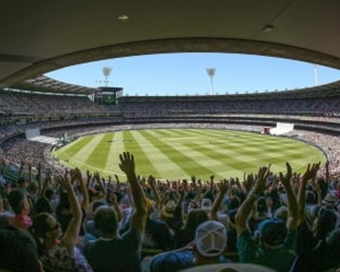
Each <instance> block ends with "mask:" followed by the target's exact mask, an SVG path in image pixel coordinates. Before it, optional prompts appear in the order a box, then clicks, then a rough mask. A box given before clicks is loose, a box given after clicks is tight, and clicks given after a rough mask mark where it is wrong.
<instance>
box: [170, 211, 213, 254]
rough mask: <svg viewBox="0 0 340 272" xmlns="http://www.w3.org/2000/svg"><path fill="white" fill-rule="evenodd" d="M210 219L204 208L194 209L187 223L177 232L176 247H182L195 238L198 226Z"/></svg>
mask: <svg viewBox="0 0 340 272" xmlns="http://www.w3.org/2000/svg"><path fill="white" fill-rule="evenodd" d="M208 220H209V216H208V214H207V212H206V211H205V210H203V209H192V210H191V211H190V212H189V214H188V217H187V220H186V222H185V225H184V227H183V228H181V229H180V230H179V231H177V232H176V233H175V245H174V248H175V249H176V248H182V247H184V246H186V245H188V244H189V243H190V242H192V241H193V240H194V239H195V233H196V229H197V227H198V226H199V225H200V224H201V223H203V222H205V221H208Z"/></svg>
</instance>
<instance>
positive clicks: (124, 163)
mask: <svg viewBox="0 0 340 272" xmlns="http://www.w3.org/2000/svg"><path fill="white" fill-rule="evenodd" d="M119 159H120V164H119V168H120V169H121V170H122V171H123V172H124V173H125V174H126V175H127V176H130V175H135V159H134V157H133V155H132V154H130V153H129V152H123V154H120V155H119Z"/></svg>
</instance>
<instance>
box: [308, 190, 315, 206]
mask: <svg viewBox="0 0 340 272" xmlns="http://www.w3.org/2000/svg"><path fill="white" fill-rule="evenodd" d="M315 204H316V197H315V194H314V192H313V191H312V190H307V191H306V205H315Z"/></svg>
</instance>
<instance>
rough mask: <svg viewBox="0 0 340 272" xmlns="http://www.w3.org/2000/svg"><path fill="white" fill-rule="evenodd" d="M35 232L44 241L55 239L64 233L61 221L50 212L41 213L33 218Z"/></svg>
mask: <svg viewBox="0 0 340 272" xmlns="http://www.w3.org/2000/svg"><path fill="white" fill-rule="evenodd" d="M33 233H34V235H35V236H36V237H38V238H39V239H40V240H41V241H43V243H45V242H46V241H55V240H57V239H59V238H60V237H61V235H62V230H61V227H60V224H59V222H58V221H57V219H56V218H55V217H53V216H52V215H51V214H49V213H39V214H37V215H36V216H35V217H34V219H33Z"/></svg>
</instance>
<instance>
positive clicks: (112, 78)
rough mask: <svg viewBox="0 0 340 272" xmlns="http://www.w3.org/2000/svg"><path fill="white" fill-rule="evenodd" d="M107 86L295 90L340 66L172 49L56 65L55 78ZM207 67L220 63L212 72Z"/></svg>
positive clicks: (142, 91) (334, 75)
mask: <svg viewBox="0 0 340 272" xmlns="http://www.w3.org/2000/svg"><path fill="white" fill-rule="evenodd" d="M104 67H110V68H111V69H112V70H111V73H110V75H109V76H108V78H107V81H108V83H107V86H109V87H122V88H123V95H129V96H134V95H139V96H145V95H149V96H151V95H158V96H167V95H169V96H170V95H207V94H220V95H222V94H227V93H228V94H235V93H238V94H242V93H255V92H265V91H276V90H278V91H280V90H287V89H288V90H293V89H296V88H305V87H313V86H316V85H322V84H327V83H331V82H334V81H337V80H340V71H339V70H335V69H332V68H328V67H324V66H320V65H314V64H311V63H306V62H301V61H294V60H287V59H282V58H274V57H263V56H255V55H244V54H226V53H171V54H156V55H144V56H132V57H124V58H115V59H108V60H102V61H96V62H91V63H85V64H80V65H74V66H70V67H67V68H63V69H59V70H55V71H52V72H49V73H47V74H45V75H46V76H48V77H51V78H53V79H56V80H59V81H62V82H66V83H70V84H76V85H81V86H86V87H95V88H97V87H100V86H105V77H104V75H103V68H104ZM207 68H215V74H214V76H213V77H212V78H211V77H209V75H208V73H207Z"/></svg>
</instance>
